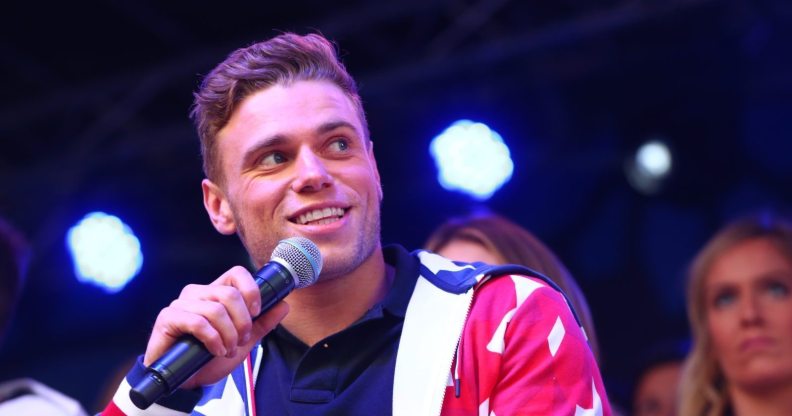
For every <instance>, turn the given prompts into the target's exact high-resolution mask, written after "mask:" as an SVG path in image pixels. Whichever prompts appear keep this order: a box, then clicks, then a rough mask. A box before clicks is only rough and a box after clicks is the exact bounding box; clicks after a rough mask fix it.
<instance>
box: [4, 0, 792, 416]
mask: <svg viewBox="0 0 792 416" xmlns="http://www.w3.org/2000/svg"><path fill="white" fill-rule="evenodd" d="M267 3H272V4H267ZM4 8H5V10H4V13H3V19H2V20H3V24H2V25H0V34H1V35H0V36H2V37H0V79H2V80H3V81H2V100H0V140H2V146H1V147H0V179H1V180H2V190H1V191H0V215H3V216H5V217H7V218H8V219H9V220H10V221H12V222H14V223H15V224H16V225H17V226H18V227H19V228H20V229H21V230H22V231H23V232H24V233H25V234H26V235H27V236H28V237H29V239H30V240H31V243H32V245H33V250H34V256H33V260H32V264H31V269H30V271H29V273H28V281H27V286H26V290H25V293H24V297H23V299H22V303H21V306H20V310H19V312H18V315H17V319H16V320H15V322H14V325H13V327H12V331H11V333H10V334H9V337H8V338H7V339H6V340H5V343H4V345H3V346H2V350H0V379H7V378H11V377H18V376H22V375H28V376H32V377H35V378H37V379H39V380H41V381H43V382H45V383H47V384H49V385H51V386H52V387H55V388H57V389H59V390H61V391H63V392H65V393H67V394H70V395H72V396H74V397H76V398H77V399H79V400H80V401H81V402H82V403H83V405H84V406H85V407H86V408H87V409H88V410H89V411H95V410H97V406H98V404H97V400H98V396H99V392H100V391H101V390H102V389H103V387H104V384H105V383H106V382H107V380H108V378H109V377H111V374H112V373H113V372H114V371H115V370H116V369H117V368H118V366H119V365H120V364H121V363H122V362H123V361H124V360H125V359H126V358H127V357H130V356H132V355H134V354H137V353H139V352H142V350H143V349H144V348H145V341H146V339H147V334H148V330H149V328H150V326H151V324H152V323H153V321H154V318H155V316H156V314H157V312H158V310H159V309H160V308H162V307H163V306H165V305H166V304H167V303H169V302H170V300H171V299H172V298H174V297H176V296H177V295H178V293H179V290H180V288H181V287H182V286H183V285H185V284H186V283H187V282H194V281H195V282H208V281H211V280H213V279H214V278H215V276H217V275H218V274H220V273H221V272H223V271H224V270H226V269H227V268H228V267H230V266H231V265H234V264H240V263H242V264H245V262H246V258H245V254H244V252H243V251H242V248H241V245H240V244H239V243H238V241H237V240H236V238H235V237H223V236H220V235H219V234H217V233H216V232H215V231H214V229H213V228H212V226H211V224H210V223H209V221H208V219H207V215H206V213H205V211H204V209H203V206H202V202H201V192H200V186H199V182H200V180H201V178H202V173H201V170H200V155H199V149H198V142H197V138H196V135H195V133H194V131H193V128H192V126H191V123H190V121H189V120H188V118H187V114H188V111H189V107H190V104H191V93H192V91H193V90H194V89H195V88H196V86H197V84H198V82H199V80H200V75H201V74H205V73H207V72H208V71H209V70H210V69H211V68H212V67H213V66H214V65H215V64H216V63H218V62H219V61H221V60H222V59H223V58H224V57H225V56H226V55H227V54H228V53H229V52H231V51H232V50H233V49H236V48H238V47H241V46H245V45H247V44H249V43H251V42H253V41H257V40H263V39H265V38H269V37H271V36H272V35H274V34H276V33H278V32H279V31H289V30H291V31H297V32H300V33H306V32H311V31H321V32H322V33H324V34H325V35H326V36H328V37H329V38H331V39H334V40H335V41H337V42H338V43H339V45H340V49H341V51H342V54H343V59H344V61H345V62H346V64H347V67H348V69H349V70H350V72H351V73H352V74H353V75H354V76H355V77H356V78H357V79H358V81H359V83H360V86H361V95H362V97H363V100H364V104H365V107H366V110H367V113H368V117H369V123H370V128H371V132H372V138H373V140H374V141H375V143H376V145H375V151H376V153H377V155H378V159H379V169H380V172H381V174H382V180H383V186H384V190H385V200H384V204H383V241H384V242H386V243H387V242H399V243H402V244H403V245H405V246H407V247H408V248H417V247H419V246H420V245H421V244H422V243H423V242H424V239H425V238H426V236H427V235H428V233H429V232H430V231H431V230H432V228H433V227H435V226H436V225H437V224H439V223H440V222H441V221H442V220H443V219H444V218H445V217H447V216H449V215H457V214H463V213H466V212H468V211H471V210H474V209H477V208H480V207H481V206H482V205H483V206H485V207H487V208H488V209H491V210H494V211H497V212H500V213H503V214H505V215H507V216H509V217H511V218H512V219H514V220H516V221H518V222H520V223H521V224H522V225H524V226H526V227H528V228H529V229H531V230H533V231H534V232H535V233H536V234H537V235H539V236H540V237H541V238H542V239H543V240H545V241H546V242H547V243H548V244H549V245H550V246H551V247H552V248H553V249H554V250H555V251H557V253H558V254H559V256H560V257H561V259H562V260H563V261H564V262H565V263H566V264H567V266H568V267H569V268H570V270H571V271H572V273H573V274H574V275H575V276H576V278H577V279H578V280H579V282H580V284H581V286H582V288H583V289H584V291H585V293H586V295H587V296H588V300H589V303H590V304H591V306H592V311H593V314H594V319H595V321H596V325H597V332H598V335H599V339H600V342H601V347H602V351H603V355H604V356H603V364H602V369H603V373H604V375H605V378H606V382H607V384H608V386H609V392H610V394H611V399H612V400H614V401H617V402H622V403H624V395H625V394H626V392H627V390H628V388H629V385H630V381H631V378H630V377H631V375H632V374H631V371H632V369H633V368H634V367H635V365H636V361H637V360H638V358H639V357H640V355H641V351H644V350H646V349H647V348H649V347H650V346H652V345H655V344H657V343H659V342H661V341H663V340H666V339H675V338H682V337H685V336H686V335H687V324H686V320H685V315H684V296H683V289H682V287H683V279H684V272H685V268H686V265H687V263H688V262H689V260H690V259H691V258H692V256H693V255H694V254H695V252H696V250H697V249H698V248H699V247H700V246H701V245H702V244H703V243H704V242H705V241H706V239H707V237H708V236H710V235H711V233H712V232H713V231H714V230H715V229H716V228H717V227H718V226H719V225H721V224H722V223H723V222H724V221H726V220H728V219H730V218H733V217H734V216H735V215H738V214H741V213H745V212H749V211H754V210H757V209H773V210H776V211H780V212H782V213H789V212H790V211H789V208H790V204H791V203H792V193H791V192H790V186H791V185H792V161H790V153H791V152H792V54H791V53H790V50H791V49H790V48H791V47H790V45H791V44H792V3H790V2H787V1H783V0H765V1H759V0H757V1H739V0H731V1H729V0H724V1H716V0H656V1H652V0H646V1H617V0H594V1H591V0H589V1H581V0H557V1H546V2H533V1H530V2H529V1H518V0H511V1H508V0H489V1H487V0H479V1H469V0H468V1H463V0H443V1H427V0H400V1H363V0H360V1H346V2H327V1H298V0H293V1H288V2H250V3H248V2H243V1H239V0H225V1H222V2H206V3H204V2H198V1H191V2H177V1H166V2H158V1H154V0H137V1H132V0H116V1H98V0H89V1H83V2H53V3H51V4H50V3H46V2H24V3H22V4H6V5H4ZM459 118H471V119H474V120H477V121H483V122H486V123H487V124H489V125H490V126H491V127H492V128H493V129H495V130H497V131H498V132H500V133H501V135H502V136H503V137H504V139H505V141H506V143H507V144H508V145H509V146H510V148H511V151H512V158H513V159H514V161H515V165H516V167H515V171H514V177H513V178H512V180H511V182H509V183H508V184H507V185H506V186H505V187H504V188H503V189H502V190H501V191H500V192H498V193H497V194H496V195H495V196H494V197H493V198H492V199H491V200H490V201H488V202H486V203H485V204H477V203H474V202H472V201H471V200H470V199H469V198H467V197H464V196H462V195H460V194H451V193H448V192H446V191H444V190H443V189H442V188H440V186H439V185H438V184H437V182H436V180H435V179H434V178H435V175H436V171H435V168H434V165H433V161H432V160H431V158H430V156H429V153H428V145H429V141H430V140H431V139H432V138H433V137H434V136H435V135H437V134H438V133H440V132H441V131H442V130H443V129H444V128H445V127H446V126H447V125H448V124H449V123H451V122H452V121H454V120H456V119H459ZM658 135H659V136H662V137H664V138H665V139H666V140H667V141H668V143H669V144H670V145H671V147H672V150H673V151H674V152H675V154H674V156H675V159H674V171H673V174H672V176H671V178H670V179H669V181H668V182H667V183H666V184H665V186H664V187H663V188H662V189H661V191H660V192H658V193H656V194H653V195H644V194H641V193H639V192H636V191H635V190H634V189H633V188H631V187H630V185H629V183H628V182H627V180H626V179H625V176H624V170H623V166H624V164H625V161H626V160H627V158H628V157H629V156H630V154H631V153H632V152H633V151H634V150H635V149H636V147H637V146H638V145H639V144H640V143H642V142H643V141H644V140H646V139H648V138H650V137H654V136H658ZM93 210H102V211H106V212H109V213H112V214H115V215H118V216H120V217H121V218H122V219H124V221H125V222H127V223H128V224H129V225H130V226H131V227H132V228H133V229H134V230H135V232H136V233H137V235H138V236H139V238H140V240H141V243H142V246H143V252H144V256H145V260H144V265H143V269H142V271H141V273H140V275H139V276H138V277H137V278H136V279H135V280H134V281H133V282H132V283H131V284H130V285H129V286H128V287H127V288H126V289H125V290H124V291H122V292H120V293H118V294H115V295H107V294H105V293H104V292H102V291H100V290H99V289H96V288H94V287H89V286H84V285H81V284H79V283H78V282H77V281H76V280H75V279H74V278H73V272H72V265H71V263H70V260H69V258H68V257H67V253H66V250H65V245H64V238H65V237H64V236H65V233H66V230H67V229H68V228H69V227H70V226H71V225H72V224H73V223H75V222H76V221H77V220H78V219H80V218H81V217H82V216H83V215H84V214H85V213H87V212H89V211H93Z"/></svg>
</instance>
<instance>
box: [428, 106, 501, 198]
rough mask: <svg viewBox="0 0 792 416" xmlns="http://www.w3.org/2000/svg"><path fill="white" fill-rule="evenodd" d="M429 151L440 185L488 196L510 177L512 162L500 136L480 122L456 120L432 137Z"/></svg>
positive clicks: (482, 196) (474, 195) (471, 193)
mask: <svg viewBox="0 0 792 416" xmlns="http://www.w3.org/2000/svg"><path fill="white" fill-rule="evenodd" d="M429 153H430V154H431V155H432V157H433V158H434V160H435V164H436V165H437V169H438V175H437V179H438V181H439V182H440V185H441V186H443V188H445V189H448V190H452V191H460V192H464V193H467V194H469V195H471V196H473V197H474V198H476V199H478V200H486V199H489V198H490V197H491V196H492V195H493V194H494V193H495V191H497V190H498V189H500V187H501V186H503V184H504V183H506V182H507V181H508V180H509V179H511V176H512V172H513V171H514V163H513V162H512V160H511V156H510V153H509V148H508V147H507V146H506V144H505V143H504V142H503V138H502V137H501V136H500V135H499V134H498V133H497V132H495V131H494V130H491V129H490V128H489V127H487V125H485V124H483V123H475V122H473V121H470V120H459V121H456V122H454V123H453V124H451V126H449V127H448V128H446V129H445V130H444V131H443V132H442V133H440V135H438V136H437V137H435V138H434V139H432V143H431V144H430V146H429Z"/></svg>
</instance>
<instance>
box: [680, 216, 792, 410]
mask: <svg viewBox="0 0 792 416" xmlns="http://www.w3.org/2000/svg"><path fill="white" fill-rule="evenodd" d="M757 238H766V239H768V240H770V241H772V242H773V243H775V245H776V246H777V247H778V249H779V252H780V253H781V254H782V255H784V256H785V257H787V258H789V259H791V260H792V224H790V223H788V222H786V221H784V220H782V219H781V218H779V217H777V216H775V215H772V214H759V215H752V216H748V217H743V218H740V219H738V220H736V221H733V222H731V223H729V224H728V225H726V226H725V227H724V228H722V229H721V230H720V231H718V232H717V233H716V234H715V235H714V236H713V237H712V238H711V239H710V240H709V241H708V242H707V244H706V245H704V247H703V248H702V249H701V251H699V253H698V254H697V255H696V257H695V258H694V260H693V262H692V263H691V266H690V269H689V272H688V282H687V312H688V320H689V322H690V328H691V332H692V341H693V346H692V349H691V351H690V354H689V355H688V357H687V359H686V361H685V368H684V370H683V373H682V382H681V384H680V407H679V414H680V416H716V415H722V414H724V411H725V410H726V409H727V408H728V407H729V405H730V403H729V397H728V393H727V390H726V385H727V380H725V379H724V376H723V373H722V371H721V368H720V366H719V364H718V362H717V361H716V359H715V358H714V357H713V355H712V354H711V351H712V339H711V338H710V334H709V332H708V330H707V313H706V312H707V308H706V298H705V289H706V282H705V280H706V276H707V274H708V273H709V270H710V268H711V267H712V264H713V263H714V262H715V261H716V260H717V259H718V258H719V257H720V256H721V255H722V254H723V253H725V252H726V251H727V250H729V249H730V248H732V247H734V246H736V245H738V244H740V243H742V242H744V241H747V240H752V239H757Z"/></svg>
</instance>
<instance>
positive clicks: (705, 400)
mask: <svg viewBox="0 0 792 416" xmlns="http://www.w3.org/2000/svg"><path fill="white" fill-rule="evenodd" d="M790 290H792V225H791V224H789V223H787V222H784V221H782V220H780V219H779V218H776V217H772V216H769V215H765V216H758V217H749V218H744V219H740V220H738V221H736V222H733V223H731V224H730V225H728V226H726V227H725V228H724V229H722V230H721V231H720V232H718V233H717V234H716V235H715V236H714V237H713V238H712V239H711V240H710V241H709V242H708V243H707V244H706V245H705V246H704V248H703V249H702V250H701V252H700V253H699V254H698V255H697V256H696V258H695V259H694V261H693V264H692V266H691V269H690V274H689V280H688V294H687V296H688V299H687V306H688V317H689V319H690V326H691V329H692V337H693V349H692V351H691V353H690V355H689V356H688V358H687V362H686V368H685V370H684V372H683V379H682V380H683V381H682V386H681V407H680V414H681V415H682V416H710V415H735V416H745V415H763V416H772V415H792V295H790Z"/></svg>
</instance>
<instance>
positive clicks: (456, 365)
mask: <svg viewBox="0 0 792 416" xmlns="http://www.w3.org/2000/svg"><path fill="white" fill-rule="evenodd" d="M488 279H489V276H488V275H485V276H482V278H481V280H479V282H478V283H476V284H475V285H473V287H471V288H470V290H472V291H474V293H473V294H471V296H470V301H469V302H468V305H467V308H466V309H465V319H464V320H462V328H460V330H459V340H457V348H456V356H455V357H452V358H451V362H450V363H448V367H447V368H448V373H449V374H450V373H451V371H452V370H453V372H454V377H453V382H454V396H456V397H459V396H460V395H461V393H462V381H461V380H460V379H459V367H460V364H459V363H460V361H462V354H461V351H462V338H463V336H464V333H465V325H466V324H467V320H468V317H470V309H471V308H472V306H473V295H475V290H476V288H478V287H479V286H480V285H481V284H482V283H484V282H485V281H486V280H488ZM477 280H478V279H477ZM454 358H456V360H454ZM452 366H453V368H452ZM446 377H447V376H446ZM447 387H448V386H446V383H443V389H442V390H441V392H440V408H439V409H438V410H437V413H436V414H437V416H440V415H442V414H443V403H444V402H445V395H446V390H447V389H448V388H447Z"/></svg>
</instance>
